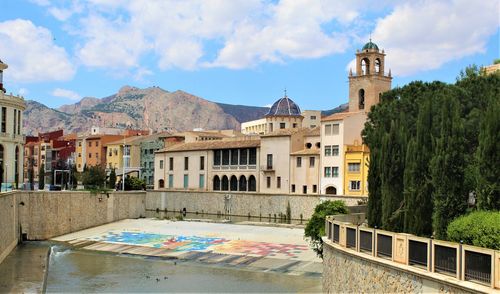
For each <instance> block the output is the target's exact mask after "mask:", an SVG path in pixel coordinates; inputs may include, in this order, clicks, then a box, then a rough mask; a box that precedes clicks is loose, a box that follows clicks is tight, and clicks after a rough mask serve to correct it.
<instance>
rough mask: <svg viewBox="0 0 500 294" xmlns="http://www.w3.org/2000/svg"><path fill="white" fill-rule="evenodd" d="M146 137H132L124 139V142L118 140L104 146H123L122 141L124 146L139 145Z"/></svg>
mask: <svg viewBox="0 0 500 294" xmlns="http://www.w3.org/2000/svg"><path fill="white" fill-rule="evenodd" d="M147 137H148V136H132V137H125V140H124V139H123V138H122V139H119V140H115V141H112V142H109V143H107V144H106V146H108V145H123V141H125V144H127V145H128V144H139V143H140V142H141V141H142V140H145V139H146V138H147Z"/></svg>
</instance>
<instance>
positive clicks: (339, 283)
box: [323, 239, 484, 293]
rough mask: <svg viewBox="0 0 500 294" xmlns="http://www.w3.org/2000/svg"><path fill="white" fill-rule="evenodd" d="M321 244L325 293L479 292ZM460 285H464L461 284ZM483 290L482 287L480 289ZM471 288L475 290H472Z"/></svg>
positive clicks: (326, 242) (328, 242)
mask: <svg viewBox="0 0 500 294" xmlns="http://www.w3.org/2000/svg"><path fill="white" fill-rule="evenodd" d="M324 240H325V243H324V245H323V292H324V293H338V292H349V293H361V292H363V293H472V292H476V291H479V292H482V291H480V290H479V288H480V287H479V286H478V287H476V288H471V287H468V286H461V285H459V284H458V283H453V282H450V280H451V279H450V278H447V277H446V276H444V277H435V276H432V275H429V274H426V273H423V271H422V274H418V273H416V272H412V271H409V270H407V269H406V268H405V266H403V265H401V266H394V265H390V264H389V263H384V262H383V261H375V260H372V259H371V258H370V257H369V256H366V257H365V256H362V253H359V252H354V251H352V252H351V251H349V252H348V251H344V250H341V249H337V248H336V247H334V246H336V245H333V244H332V243H331V241H329V240H326V239H324ZM462 283H463V282H462ZM483 288H484V287H483ZM473 289H474V290H473Z"/></svg>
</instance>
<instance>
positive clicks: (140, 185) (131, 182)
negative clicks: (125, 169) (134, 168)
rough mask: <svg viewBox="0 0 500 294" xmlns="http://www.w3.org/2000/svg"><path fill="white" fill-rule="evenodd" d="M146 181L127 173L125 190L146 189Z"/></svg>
mask: <svg viewBox="0 0 500 294" xmlns="http://www.w3.org/2000/svg"><path fill="white" fill-rule="evenodd" d="M145 189H146V183H144V181H143V180H141V179H139V178H136V177H131V176H129V175H127V176H126V177H125V190H127V191H130V190H145Z"/></svg>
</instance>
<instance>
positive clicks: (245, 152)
mask: <svg viewBox="0 0 500 294" xmlns="http://www.w3.org/2000/svg"><path fill="white" fill-rule="evenodd" d="M247 157H248V149H240V165H247V163H248V158H247Z"/></svg>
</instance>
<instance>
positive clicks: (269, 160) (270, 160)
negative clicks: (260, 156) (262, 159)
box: [266, 154, 273, 169]
mask: <svg viewBox="0 0 500 294" xmlns="http://www.w3.org/2000/svg"><path fill="white" fill-rule="evenodd" d="M266 167H267V168H266V169H273V155H272V154H268V155H267V165H266Z"/></svg>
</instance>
